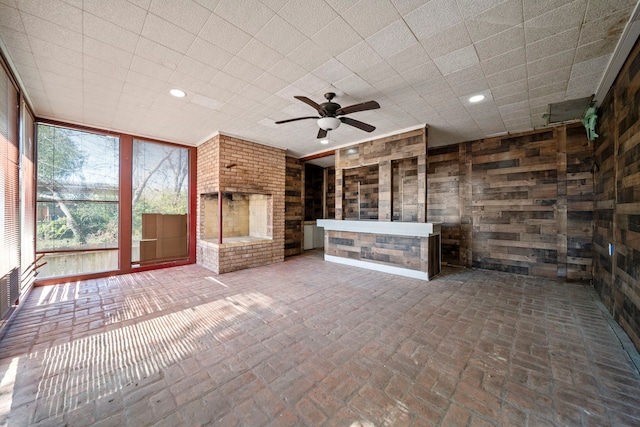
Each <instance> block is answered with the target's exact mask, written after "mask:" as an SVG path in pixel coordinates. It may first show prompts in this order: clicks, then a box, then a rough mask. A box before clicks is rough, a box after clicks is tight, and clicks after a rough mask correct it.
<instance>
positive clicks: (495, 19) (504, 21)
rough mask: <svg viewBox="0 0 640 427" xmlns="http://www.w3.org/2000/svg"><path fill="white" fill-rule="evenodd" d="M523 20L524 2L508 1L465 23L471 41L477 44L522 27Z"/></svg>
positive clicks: (518, 0)
mask: <svg viewBox="0 0 640 427" xmlns="http://www.w3.org/2000/svg"><path fill="white" fill-rule="evenodd" d="M523 20H524V18H523V14H522V1H521V0H508V1H505V2H502V3H499V4H497V5H496V6H495V7H492V8H490V9H487V10H485V11H484V12H482V13H480V14H478V15H476V16H474V17H472V18H469V19H467V20H466V21H465V23H466V24H467V28H468V29H469V34H470V35H471V39H472V40H473V41H475V42H477V41H480V40H484V39H486V38H489V37H491V36H493V35H494V34H498V33H501V32H503V31H506V30H508V29H509V28H511V27H515V26H518V25H522V22H523Z"/></svg>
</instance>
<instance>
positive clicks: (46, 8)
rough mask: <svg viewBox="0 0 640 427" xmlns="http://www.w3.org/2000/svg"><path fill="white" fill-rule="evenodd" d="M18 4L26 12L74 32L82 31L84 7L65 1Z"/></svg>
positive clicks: (22, 2) (53, 0)
mask: <svg viewBox="0 0 640 427" xmlns="http://www.w3.org/2000/svg"><path fill="white" fill-rule="evenodd" d="M17 4H18V8H19V9H20V10H21V11H22V12H24V13H27V14H29V15H33V16H37V17H39V18H41V19H44V20H47V21H50V22H52V23H54V24H56V25H59V26H61V27H65V28H67V29H69V30H72V31H74V32H80V31H82V9H80V8H78V7H75V6H73V5H70V4H68V3H66V2H64V1H61V0H48V1H44V2H42V1H20V2H19V3H17ZM3 13H4V11H3ZM23 16H24V14H23Z"/></svg>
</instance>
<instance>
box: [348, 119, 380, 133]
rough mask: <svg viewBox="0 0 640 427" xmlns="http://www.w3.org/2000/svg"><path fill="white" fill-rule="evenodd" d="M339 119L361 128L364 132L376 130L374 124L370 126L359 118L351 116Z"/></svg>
mask: <svg viewBox="0 0 640 427" xmlns="http://www.w3.org/2000/svg"><path fill="white" fill-rule="evenodd" d="M340 121H341V122H342V123H344V124H346V125H350V126H353V127H357V128H358V129H362V130H363V131H365V132H373V131H374V130H376V127H375V126H371V125H370V124H367V123H364V122H361V121H360V120H356V119H352V118H351V117H340Z"/></svg>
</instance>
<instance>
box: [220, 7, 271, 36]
mask: <svg viewBox="0 0 640 427" xmlns="http://www.w3.org/2000/svg"><path fill="white" fill-rule="evenodd" d="M215 13H216V15H218V16H220V17H221V18H223V19H225V20H227V21H229V22H230V23H232V24H233V25H235V26H236V27H238V28H240V29H242V30H243V31H245V32H246V33H248V34H250V35H252V36H253V35H255V34H257V33H258V31H260V29H261V28H262V27H263V26H264V25H265V24H266V23H267V22H269V20H270V19H271V17H273V15H274V12H273V11H272V10H271V9H269V8H268V7H267V6H265V5H264V4H262V3H259V2H256V1H252V0H220V2H219V3H218V5H217V6H216V10H215Z"/></svg>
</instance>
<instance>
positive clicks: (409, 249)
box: [317, 219, 440, 280]
mask: <svg viewBox="0 0 640 427" xmlns="http://www.w3.org/2000/svg"><path fill="white" fill-rule="evenodd" d="M317 222H318V226H320V227H323V228H324V231H325V232H324V239H325V241H324V259H325V261H330V262H336V263H339V264H346V265H351V266H355V267H362V268H367V269H370V270H377V271H381V272H385V273H391V274H398V275H401V276H406V277H413V278H416V279H422V280H430V279H431V278H432V277H434V276H435V275H437V274H438V273H439V272H440V223H430V222H429V223H417V222H389V221H357V220H356V221H354V220H335V219H319V220H318V221H317Z"/></svg>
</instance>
